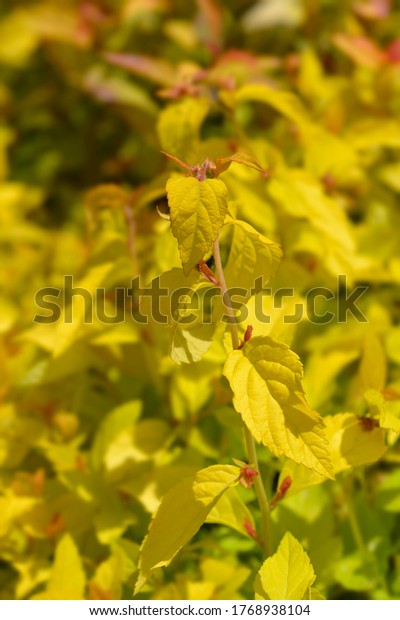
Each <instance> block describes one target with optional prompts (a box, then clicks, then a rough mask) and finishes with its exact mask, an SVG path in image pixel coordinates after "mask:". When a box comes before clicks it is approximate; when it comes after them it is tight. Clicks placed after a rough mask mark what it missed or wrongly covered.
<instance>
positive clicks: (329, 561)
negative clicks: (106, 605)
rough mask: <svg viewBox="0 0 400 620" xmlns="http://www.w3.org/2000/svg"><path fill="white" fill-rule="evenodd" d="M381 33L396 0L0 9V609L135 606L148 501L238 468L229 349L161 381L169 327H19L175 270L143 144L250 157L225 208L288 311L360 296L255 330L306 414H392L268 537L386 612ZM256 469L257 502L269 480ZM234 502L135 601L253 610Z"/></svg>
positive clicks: (392, 21) (398, 114) (397, 332)
mask: <svg viewBox="0 0 400 620" xmlns="http://www.w3.org/2000/svg"><path fill="white" fill-rule="evenodd" d="M399 32H400V6H399V4H398V2H396V0H393V1H392V2H390V0H259V1H258V2H253V1H250V0H229V1H228V0H197V1H189V2H188V1H183V0H182V1H181V0H113V1H111V0H109V1H108V0H103V1H101V0H92V1H88V2H84V1H79V0H76V1H74V0H68V1H67V0H59V1H58V2H57V3H56V2H50V1H43V2H40V1H39V2H38V1H36V0H31V1H29V0H2V3H1V5H0V260H1V266H2V268H1V272H0V371H1V386H0V468H1V472H0V493H1V495H0V596H1V597H2V598H32V597H33V598H35V597H36V598H57V599H62V598H91V599H115V598H117V599H118V598H128V599H129V598H131V595H132V587H133V583H134V581H135V577H136V560H137V554H138V548H139V545H140V542H141V541H142V539H143V536H144V534H145V532H146V530H147V526H148V522H149V519H150V515H151V513H152V512H153V511H154V509H155V508H156V507H157V505H158V503H159V499H160V497H161V496H162V494H163V493H164V492H165V491H166V489H168V488H169V487H170V486H171V485H172V484H173V483H174V482H175V481H178V480H180V479H181V478H182V477H183V476H184V475H186V474H190V473H192V472H194V471H196V470H198V469H199V468H201V467H204V466H206V465H208V464H212V463H215V462H227V463H230V462H231V458H232V457H237V458H244V454H243V445H242V437H241V429H240V424H239V422H238V419H237V417H238V416H237V415H236V414H235V412H234V411H233V409H232V406H231V397H230V392H229V389H228V387H227V384H226V383H225V382H224V381H222V380H221V367H222V364H223V361H224V358H225V356H226V350H225V348H224V336H223V334H222V333H219V332H218V334H217V337H216V338H215V340H214V343H213V344H212V346H211V347H210V348H209V349H208V351H206V352H205V351H204V350H201V351H195V353H194V355H193V352H192V353H191V355H192V358H193V359H192V360H185V361H194V363H192V364H181V365H177V364H175V363H174V362H173V361H172V360H171V358H170V349H169V346H170V345H169V334H168V330H163V329H161V328H159V327H158V326H157V325H153V324H150V325H149V326H141V325H138V324H136V323H134V321H133V320H131V319H128V320H127V321H125V322H124V323H119V324H104V323H102V322H101V321H100V320H94V322H92V323H91V324H85V322H84V318H85V317H84V308H83V304H82V303H80V302H79V301H77V302H76V305H75V306H74V310H75V312H76V313H75V315H74V320H73V321H72V323H66V322H65V321H64V320H63V318H64V319H65V315H62V317H61V320H60V321H58V322H57V323H56V324H50V323H43V324H33V323H32V321H33V318H34V316H35V314H36V313H37V311H38V308H37V307H36V306H35V301H34V300H35V294H36V292H37V291H38V290H39V289H40V288H42V287H49V286H50V287H59V288H60V289H61V291H62V292H61V295H60V298H59V299H60V301H64V302H65V306H66V308H67V309H68V307H70V303H71V299H70V297H69V295H70V292H69V293H68V290H67V289H66V288H65V280H64V276H65V275H67V274H71V275H73V276H74V283H76V284H77V285H79V286H80V287H84V288H86V289H87V290H89V291H95V290H96V288H97V287H99V286H104V287H105V289H106V291H107V295H106V300H107V303H108V302H109V303H110V308H111V302H112V298H113V294H114V292H115V289H116V287H118V286H129V283H130V280H131V278H132V277H136V276H138V275H140V276H141V277H142V278H143V282H148V281H149V280H150V279H151V278H153V277H155V276H157V275H158V274H160V273H162V272H164V271H166V270H168V269H170V268H172V267H179V265H180V262H179V257H178V255H177V250H176V245H175V240H174V239H173V238H172V235H171V234H170V232H169V227H168V222H166V221H165V220H163V219H161V218H160V217H159V214H158V212H157V206H158V207H159V208H160V210H162V209H165V208H166V200H165V191H164V188H165V181H166V179H167V177H168V174H169V173H170V172H171V170H173V169H174V165H173V164H172V163H171V162H170V161H167V160H166V159H165V158H164V157H163V156H162V155H161V153H160V151H161V150H165V151H168V152H169V153H171V154H173V155H175V156H177V157H180V158H182V159H184V160H185V161H187V162H188V163H189V164H191V165H194V164H196V163H199V162H201V161H202V160H203V159H204V158H205V157H206V156H210V157H215V156H223V155H229V154H231V153H232V152H235V151H245V152H248V153H250V154H252V155H254V156H256V157H257V158H258V159H259V161H261V163H262V165H263V166H265V167H266V168H267V169H268V170H269V174H268V176H269V178H268V179H267V178H265V177H262V176H261V175H259V174H258V173H256V172H255V171H253V170H242V169H239V167H236V166H235V165H233V166H232V170H230V171H229V172H227V173H226V174H225V177H226V183H227V184H228V186H229V189H230V193H231V198H232V205H231V207H232V209H233V210H235V211H236V212H237V213H238V215H239V216H240V217H241V218H242V219H244V220H246V221H248V222H250V223H251V224H252V225H253V226H255V227H256V228H257V229H258V230H260V232H263V233H264V234H266V235H267V236H269V237H271V238H274V239H276V240H278V241H279V242H280V243H282V246H283V249H284V254H285V260H284V262H283V264H282V268H281V270H280V271H279V273H278V276H277V278H276V281H275V282H274V283H273V286H274V287H275V288H276V289H277V288H279V287H285V286H294V287H295V291H296V295H297V296H298V298H299V299H300V300H301V301H302V303H304V294H305V292H306V291H307V290H308V289H309V288H310V287H312V286H330V287H333V286H336V278H337V275H338V274H346V276H347V277H348V281H349V283H350V285H355V284H357V283H363V284H368V286H369V290H368V293H367V294H366V295H365V296H364V297H363V299H362V302H360V307H362V309H363V312H364V313H365V314H366V316H367V317H368V320H369V322H368V324H359V323H357V322H356V321H354V320H349V321H348V322H346V323H340V324H337V323H336V322H335V323H334V324H329V325H315V324H310V323H309V322H307V321H306V320H304V321H302V322H301V324H300V325H299V326H297V327H296V329H294V328H293V326H287V325H286V326H282V325H280V323H279V319H278V318H276V320H275V319H274V321H273V323H274V329H275V330H276V331H275V333H277V334H279V337H280V338H281V339H283V340H285V341H287V342H292V346H293V348H294V350H296V351H297V352H298V353H299V355H300V356H301V358H302V360H303V361H304V362H305V382H306V388H307V389H306V393H307V396H308V399H309V401H310V404H311V405H312V406H313V407H315V408H316V409H318V411H320V412H321V413H322V414H323V415H328V414H332V413H337V412H353V413H355V414H357V415H364V414H368V415H369V416H370V417H372V418H373V417H374V416H375V417H378V416H380V417H381V418H382V416H386V418H385V419H387V420H389V421H387V422H386V426H384V425H383V428H386V429H388V432H387V433H386V435H387V436H386V443H385V444H384V447H383V448H382V449H381V448H379V449H376V450H375V451H374V449H371V450H372V452H373V453H374V454H373V456H371V457H370V458H369V459H368V458H365V457H364V458H363V459H360V460H358V461H357V459H355V460H353V461H351V459H350V460H349V462H348V463H347V464H346V467H345V468H344V469H346V471H345V472H344V473H343V474H341V477H339V478H338V481H337V482H335V483H330V482H329V483H325V484H323V485H321V484H320V485H315V484H314V486H312V484H309V485H308V484H307V483H304V484H303V487H302V488H303V490H300V487H301V480H300V482H299V485H298V486H299V488H298V493H297V494H296V495H294V490H293V497H289V496H288V498H287V499H285V500H284V501H283V502H282V503H281V504H280V505H279V506H278V507H277V508H276V510H275V511H274V513H273V515H274V522H275V536H276V541H279V540H280V538H281V536H282V535H283V534H284V532H285V531H286V530H290V531H291V532H292V533H293V534H294V535H295V536H296V537H297V538H298V539H299V540H300V541H301V542H302V544H303V545H304V547H305V548H306V549H307V552H308V553H309V555H310V558H311V561H312V563H313V566H314V568H315V571H316V573H317V575H318V581H317V586H318V589H319V590H320V591H321V592H323V593H324V594H325V596H327V597H328V598H346V597H348V598H357V597H361V598H368V597H371V598H398V596H399V594H400V572H399V563H400V545H399V542H400V541H399V538H398V535H397V532H398V531H399V525H400V523H399V512H400V500H399V497H400V495H399V493H400V475H399V471H398V463H399V460H400V452H399V449H398V446H397V439H398V434H399V433H400V421H399V419H398V416H399V413H400V408H399V402H400V401H399V398H400V374H399V364H400V354H399V345H400V327H399V326H398V321H399V314H400V292H399V287H398V285H399V283H400V257H399V244H400V238H399V233H398V231H399V230H400V214H399V205H398V202H399V192H400V160H399V154H400V123H399V118H400V39H399ZM252 85H254V86H255V87H256V88H255V90H253V91H252V90H251V88H252V87H253V86H252ZM259 87H261V91H260V90H257V89H258V88H259ZM264 87H265V88H266V89H267V90H263V88H264ZM249 88H250V90H246V89H249ZM266 92H268V93H269V94H268V96H267V95H266ZM260 93H261V94H260ZM271 93H272V94H271ZM224 244H225V245H224V247H225V256H226V253H227V251H228V247H229V238H226V239H225V240H224ZM340 294H342V292H341V293H340ZM136 302H137V300H136V299H135V297H134V298H133V299H132V300H131V302H130V305H129V304H128V301H127V300H126V299H124V300H122V301H121V300H120V301H119V308H120V309H122V310H123V309H125V310H131V309H132V307H134V306H135V303H136ZM333 303H334V302H329V301H328V302H326V303H324V304H322V306H321V310H322V311H323V310H325V309H328V310H329V309H332V307H333ZM289 328H290V329H289ZM208 344H210V343H208ZM176 347H177V348H179V343H178V344H176ZM189 357H190V356H189ZM379 441H383V439H382V437H380V438H379ZM379 445H381V444H379ZM260 460H261V462H262V467H263V469H265V479H266V480H267V481H268V484H269V486H270V488H271V490H272V492H273V491H274V490H275V488H276V485H277V480H278V476H279V471H280V470H281V469H282V464H281V463H279V462H278V461H277V459H273V458H272V457H271V455H269V454H267V453H266V451H263V450H262V451H260ZM370 461H376V463H375V464H372V465H370V466H368V467H367V466H366V465H369V463H370ZM287 466H288V467H290V464H289V465H287ZM356 466H357V467H356ZM292 473H293V472H292ZM293 475H294V474H293ZM296 475H297V474H296ZM299 476H300V474H299ZM304 487H305V488H304ZM242 491H243V492H242ZM242 491H241V492H240V495H239V496H238V497H237V498H236V496H235V499H232V503H231V504H230V505H229V506H228V507H226V506H225V508H224V509H222V508H221V511H220V512H221V514H219V515H214V522H213V523H210V524H207V525H206V526H204V527H203V528H202V529H201V531H200V533H199V534H198V535H197V536H196V537H195V539H194V540H193V541H192V543H191V544H190V545H189V547H188V548H187V549H186V550H185V551H184V552H182V553H181V554H180V555H179V556H178V558H177V559H176V560H175V561H174V563H173V564H172V566H171V567H170V568H168V569H167V570H166V571H164V572H161V571H160V572H159V573H157V574H156V575H155V576H154V578H153V580H152V581H151V582H150V583H149V585H148V586H147V589H146V590H144V591H143V593H142V594H141V596H142V597H143V596H145V597H148V598H165V599H174V598H176V599H195V598H203V599H208V598H209V599H219V598H220V599H223V598H227V599H232V598H252V597H253V589H252V582H253V578H254V574H255V572H256V571H257V570H258V568H259V566H260V563H261V560H262V553H261V550H259V549H258V548H257V545H256V544H255V542H254V540H253V539H252V538H251V536H250V535H249V531H248V529H247V530H246V528H244V527H243V519H244V518H250V520H251V519H253V518H254V519H255V523H256V524H257V521H258V514H257V510H256V508H255V504H254V497H253V494H252V491H246V492H245V491H244V490H242ZM216 523H217V524H216Z"/></svg>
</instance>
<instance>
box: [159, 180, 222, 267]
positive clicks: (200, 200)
mask: <svg viewBox="0 0 400 620" xmlns="http://www.w3.org/2000/svg"><path fill="white" fill-rule="evenodd" d="M167 194H168V203H169V206H170V209H171V228H172V233H173V235H174V237H175V238H176V239H177V241H178V246H179V252H180V256H181V260H182V266H183V271H184V273H185V275H189V272H190V270H191V269H193V267H195V266H196V265H197V264H198V262H199V261H200V260H201V259H202V258H204V255H205V254H206V253H207V252H208V251H209V250H210V249H211V247H212V244H213V241H215V239H216V238H217V236H218V233H219V231H220V229H221V227H222V225H223V223H224V220H225V215H226V211H227V208H228V200H227V196H228V190H227V187H226V185H225V183H223V182H222V181H221V180H220V179H206V180H205V181H202V182H200V181H198V180H197V179H195V178H194V177H183V176H174V177H172V178H171V179H169V180H168V182H167Z"/></svg>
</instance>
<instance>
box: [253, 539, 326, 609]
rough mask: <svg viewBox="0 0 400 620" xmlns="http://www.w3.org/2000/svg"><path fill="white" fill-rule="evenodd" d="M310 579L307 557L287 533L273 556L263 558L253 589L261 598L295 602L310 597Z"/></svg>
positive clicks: (310, 573) (312, 581)
mask: <svg viewBox="0 0 400 620" xmlns="http://www.w3.org/2000/svg"><path fill="white" fill-rule="evenodd" d="M314 581H315V574H314V569H313V567H312V565H311V562H310V558H309V557H308V555H307V554H306V552H305V551H304V549H303V547H302V546H301V544H300V543H299V542H298V541H297V540H296V539H295V538H294V536H292V534H290V533H289V532H288V533H287V534H285V536H284V537H283V539H282V541H281V543H280V545H279V547H278V551H277V552H276V553H275V555H273V556H272V557H270V558H268V559H267V560H265V562H264V564H263V565H262V567H261V569H260V571H259V573H258V575H257V577H256V581H255V584H254V588H255V591H256V594H257V595H258V597H259V598H261V599H264V600H277V601H280V600H283V601H296V600H303V599H309V598H310V587H311V585H312V584H313V583H314Z"/></svg>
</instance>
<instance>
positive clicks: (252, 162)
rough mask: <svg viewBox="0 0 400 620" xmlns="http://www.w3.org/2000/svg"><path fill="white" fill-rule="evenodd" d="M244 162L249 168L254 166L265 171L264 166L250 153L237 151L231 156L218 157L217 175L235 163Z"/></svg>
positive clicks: (259, 170) (255, 168) (216, 162)
mask: <svg viewBox="0 0 400 620" xmlns="http://www.w3.org/2000/svg"><path fill="white" fill-rule="evenodd" d="M233 162H235V163H237V164H243V165H244V166H247V167H248V168H253V169H254V170H257V171H258V172H265V170H264V168H263V167H262V166H261V165H260V164H259V163H258V161H257V160H256V159H255V157H252V156H251V155H248V154H247V153H235V154H234V155H230V156H229V157H217V158H216V160H215V166H216V168H215V176H216V177H217V176H218V175H220V174H222V172H225V170H228V168H229V166H230V165H231V164H232V163H233Z"/></svg>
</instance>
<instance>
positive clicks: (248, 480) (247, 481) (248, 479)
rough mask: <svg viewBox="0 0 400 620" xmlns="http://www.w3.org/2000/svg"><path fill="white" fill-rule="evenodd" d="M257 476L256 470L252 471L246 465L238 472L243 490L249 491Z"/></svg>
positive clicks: (249, 466)
mask: <svg viewBox="0 0 400 620" xmlns="http://www.w3.org/2000/svg"><path fill="white" fill-rule="evenodd" d="M258 475H259V473H258V471H257V470H256V469H253V468H252V467H251V465H246V466H245V467H242V469H241V470H240V475H239V482H240V484H242V485H243V486H244V488H245V489H250V487H252V486H253V484H254V478H257V476H258Z"/></svg>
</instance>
